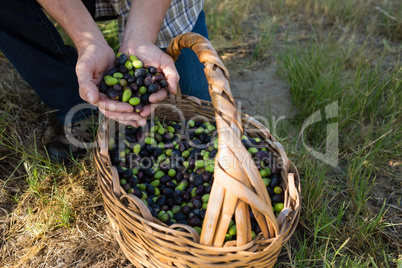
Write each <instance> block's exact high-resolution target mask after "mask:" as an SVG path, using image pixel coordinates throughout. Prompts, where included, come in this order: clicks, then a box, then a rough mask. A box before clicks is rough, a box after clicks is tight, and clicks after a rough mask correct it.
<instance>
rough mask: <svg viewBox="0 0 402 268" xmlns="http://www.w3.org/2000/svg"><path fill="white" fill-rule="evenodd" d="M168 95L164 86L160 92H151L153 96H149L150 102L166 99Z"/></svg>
mask: <svg viewBox="0 0 402 268" xmlns="http://www.w3.org/2000/svg"><path fill="white" fill-rule="evenodd" d="M166 97H167V92H166V89H164V88H162V89H161V90H159V91H158V92H156V93H154V94H151V96H149V102H151V103H158V102H161V101H164V100H165V99H166Z"/></svg>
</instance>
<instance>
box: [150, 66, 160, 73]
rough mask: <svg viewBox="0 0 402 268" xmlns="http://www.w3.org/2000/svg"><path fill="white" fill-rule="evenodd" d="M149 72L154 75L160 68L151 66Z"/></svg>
mask: <svg viewBox="0 0 402 268" xmlns="http://www.w3.org/2000/svg"><path fill="white" fill-rule="evenodd" d="M148 72H149V73H150V74H152V75H155V74H156V73H157V72H158V70H157V69H156V68H155V67H153V66H149V67H148Z"/></svg>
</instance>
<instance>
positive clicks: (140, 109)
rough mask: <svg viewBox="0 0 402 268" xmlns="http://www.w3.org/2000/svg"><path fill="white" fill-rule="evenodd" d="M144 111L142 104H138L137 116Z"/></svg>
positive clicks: (135, 107) (135, 110) (136, 106)
mask: <svg viewBox="0 0 402 268" xmlns="http://www.w3.org/2000/svg"><path fill="white" fill-rule="evenodd" d="M142 110H143V106H142V104H137V105H135V106H134V112H136V113H137V114H139V113H141V112H142Z"/></svg>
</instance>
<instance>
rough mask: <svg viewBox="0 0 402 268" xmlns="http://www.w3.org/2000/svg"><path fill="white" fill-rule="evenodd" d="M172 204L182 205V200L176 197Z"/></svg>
mask: <svg viewBox="0 0 402 268" xmlns="http://www.w3.org/2000/svg"><path fill="white" fill-rule="evenodd" d="M173 200H174V202H173V203H174V204H175V205H181V204H182V203H183V198H181V197H180V196H178V197H175V198H174V199H173Z"/></svg>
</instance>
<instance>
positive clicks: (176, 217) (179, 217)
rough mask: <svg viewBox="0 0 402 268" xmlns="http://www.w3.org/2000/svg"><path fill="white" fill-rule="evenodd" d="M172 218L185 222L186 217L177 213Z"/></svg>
mask: <svg viewBox="0 0 402 268" xmlns="http://www.w3.org/2000/svg"><path fill="white" fill-rule="evenodd" d="M173 218H174V219H175V220H177V221H179V220H185V219H186V215H184V213H182V212H177V213H175V214H174V216H173Z"/></svg>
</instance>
